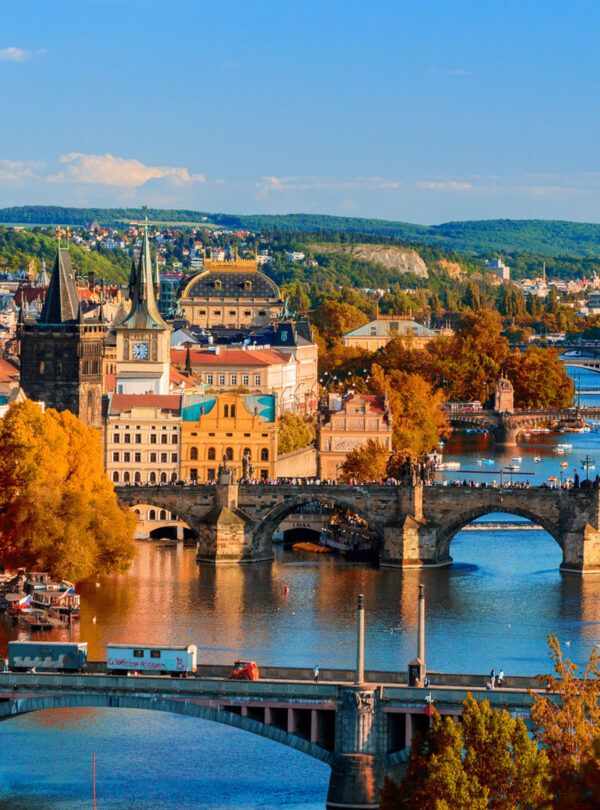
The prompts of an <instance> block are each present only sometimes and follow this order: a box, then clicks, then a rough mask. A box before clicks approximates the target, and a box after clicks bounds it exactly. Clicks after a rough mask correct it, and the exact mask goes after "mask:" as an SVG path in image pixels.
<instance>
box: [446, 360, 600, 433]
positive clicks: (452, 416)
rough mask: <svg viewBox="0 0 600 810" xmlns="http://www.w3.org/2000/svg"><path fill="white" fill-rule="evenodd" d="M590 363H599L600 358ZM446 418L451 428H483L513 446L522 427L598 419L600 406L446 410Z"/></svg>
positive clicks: (524, 428) (599, 365)
mask: <svg viewBox="0 0 600 810" xmlns="http://www.w3.org/2000/svg"><path fill="white" fill-rule="evenodd" d="M591 362H595V363H598V369H597V370H598V371H600V360H593V361H591ZM446 415H447V417H448V421H449V422H450V424H451V425H452V427H453V428H458V429H476V430H485V431H488V432H489V433H491V434H493V436H494V438H495V439H496V441H497V442H498V443H499V444H504V445H508V446H513V445H516V444H517V437H518V435H519V433H522V432H523V431H524V430H528V429H530V428H534V427H537V426H539V425H545V424H549V423H557V422H560V423H563V424H569V423H575V422H579V421H581V420H582V419H600V408H589V407H584V408H540V409H531V410H525V409H523V410H513V411H505V412H498V411H488V410H482V411H467V410H464V409H463V410H457V411H448V412H447V414H446Z"/></svg>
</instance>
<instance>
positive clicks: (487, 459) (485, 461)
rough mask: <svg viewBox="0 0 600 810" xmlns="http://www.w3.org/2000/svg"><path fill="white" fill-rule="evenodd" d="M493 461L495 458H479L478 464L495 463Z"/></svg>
mask: <svg viewBox="0 0 600 810" xmlns="http://www.w3.org/2000/svg"><path fill="white" fill-rule="evenodd" d="M493 463H494V459H493V458H478V459H477V464H493Z"/></svg>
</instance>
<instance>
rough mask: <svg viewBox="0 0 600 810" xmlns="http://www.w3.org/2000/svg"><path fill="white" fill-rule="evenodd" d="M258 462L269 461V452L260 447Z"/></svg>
mask: <svg viewBox="0 0 600 810" xmlns="http://www.w3.org/2000/svg"><path fill="white" fill-rule="evenodd" d="M260 460H261V461H268V460H269V450H268V448H266V447H262V448H261V451H260Z"/></svg>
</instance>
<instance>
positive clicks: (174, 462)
mask: <svg viewBox="0 0 600 810" xmlns="http://www.w3.org/2000/svg"><path fill="white" fill-rule="evenodd" d="M176 463H177V453H171V464H176Z"/></svg>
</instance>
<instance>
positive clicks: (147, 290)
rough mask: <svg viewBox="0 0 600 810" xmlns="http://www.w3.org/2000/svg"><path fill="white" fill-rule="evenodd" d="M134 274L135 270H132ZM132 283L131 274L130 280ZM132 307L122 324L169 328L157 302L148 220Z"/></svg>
mask: <svg viewBox="0 0 600 810" xmlns="http://www.w3.org/2000/svg"><path fill="white" fill-rule="evenodd" d="M132 274H133V270H132ZM129 283H130V284H131V276H130V282H129ZM130 297H131V309H130V311H129V315H128V316H127V317H126V318H125V320H124V321H123V323H122V326H125V327H127V328H129V329H168V328H169V327H168V326H167V324H166V323H165V322H164V321H163V319H162V318H161V316H160V313H159V311H158V306H157V304H156V296H155V292H154V277H153V273H152V256H151V254H150V240H149V238H148V222H147V221H146V224H145V225H144V236H143V238H142V249H141V251H140V260H139V262H138V266H137V268H136V270H135V283H134V285H133V290H132V292H131V293H130Z"/></svg>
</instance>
